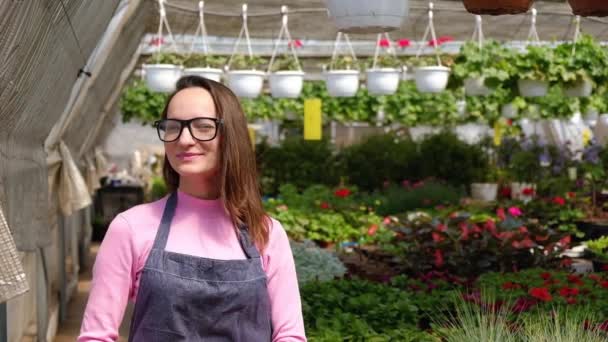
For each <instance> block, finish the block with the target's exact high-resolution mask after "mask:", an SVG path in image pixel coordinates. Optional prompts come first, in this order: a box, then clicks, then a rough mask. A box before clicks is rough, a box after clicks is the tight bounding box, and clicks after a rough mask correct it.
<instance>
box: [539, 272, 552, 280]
mask: <svg viewBox="0 0 608 342" xmlns="http://www.w3.org/2000/svg"><path fill="white" fill-rule="evenodd" d="M540 277H541V278H543V279H544V280H547V279H551V273H549V272H543V273H541V274H540Z"/></svg>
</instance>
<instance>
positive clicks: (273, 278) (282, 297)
mask: <svg viewBox="0 0 608 342" xmlns="http://www.w3.org/2000/svg"><path fill="white" fill-rule="evenodd" d="M270 234H271V236H270V241H269V243H268V246H267V248H266V250H265V252H264V261H265V264H266V265H265V266H266V267H265V268H266V275H267V276H268V280H267V286H268V294H269V296H270V306H271V311H272V327H273V336H272V341H273V342H292V341H297V342H300V341H302V342H303V341H306V336H305V333H304V319H303V318H302V304H301V300H300V291H299V288H298V278H297V275H296V267H295V263H294V260H293V255H292V252H291V247H290V246H289V239H288V238H287V233H285V230H284V229H283V227H282V226H281V224H280V223H279V222H278V221H276V220H272V229H271V232H270Z"/></svg>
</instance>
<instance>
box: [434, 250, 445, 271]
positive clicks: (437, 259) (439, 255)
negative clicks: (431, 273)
mask: <svg viewBox="0 0 608 342" xmlns="http://www.w3.org/2000/svg"><path fill="white" fill-rule="evenodd" d="M443 264H444V261H443V253H442V252H441V250H440V249H436V250H435V266H437V267H442V266H443Z"/></svg>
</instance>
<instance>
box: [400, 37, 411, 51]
mask: <svg viewBox="0 0 608 342" xmlns="http://www.w3.org/2000/svg"><path fill="white" fill-rule="evenodd" d="M397 44H398V45H399V47H400V48H402V49H403V48H406V47H408V46H410V45H412V43H411V42H410V41H409V39H399V40H398V41H397Z"/></svg>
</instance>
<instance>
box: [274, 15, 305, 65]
mask: <svg viewBox="0 0 608 342" xmlns="http://www.w3.org/2000/svg"><path fill="white" fill-rule="evenodd" d="M287 12H288V11H287V6H281V15H282V17H281V30H280V31H279V38H278V39H277V42H276V43H275V44H274V49H273V50H272V57H271V58H270V63H269V64H268V73H270V72H271V70H272V65H273V64H274V59H275V57H276V55H277V51H278V50H279V45H280V44H281V39H282V38H283V34H285V36H286V38H287V45H288V46H289V50H290V51H291V54H292V55H293V58H294V59H295V61H296V65H297V66H298V70H299V71H302V68H301V66H300V61H299V59H298V55H297V54H296V50H295V47H294V45H295V43H294V41H293V39H292V38H291V34H290V33H289V28H288V27H287Z"/></svg>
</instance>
